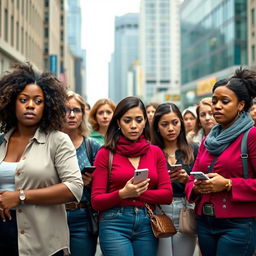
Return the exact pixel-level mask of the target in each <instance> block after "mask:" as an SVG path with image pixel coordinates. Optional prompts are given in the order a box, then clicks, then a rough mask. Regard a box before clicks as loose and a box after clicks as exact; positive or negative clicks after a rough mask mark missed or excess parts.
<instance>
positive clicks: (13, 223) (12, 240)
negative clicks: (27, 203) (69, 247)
mask: <svg viewBox="0 0 256 256" xmlns="http://www.w3.org/2000/svg"><path fill="white" fill-rule="evenodd" d="M10 213H11V216H12V219H11V220H8V219H6V222H3V221H2V219H1V220H0V255H8V256H18V255H19V252H18V231H17V220H16V211H15V210H11V211H10ZM62 255H64V254H63V251H62V250H61V251H59V252H57V253H56V254H54V255H53V256H62Z"/></svg>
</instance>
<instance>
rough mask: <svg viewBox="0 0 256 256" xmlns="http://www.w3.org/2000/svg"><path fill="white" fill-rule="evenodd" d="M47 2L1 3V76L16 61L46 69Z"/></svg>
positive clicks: (3, 0) (8, 1)
mask: <svg viewBox="0 0 256 256" xmlns="http://www.w3.org/2000/svg"><path fill="white" fill-rule="evenodd" d="M43 22H44V2H43V1H36V0H31V1H24V0H23V1H14V0H12V1H11V0H0V76H1V75H2V74H3V73H4V72H5V71H7V70H9V69H10V66H11V65H12V64H14V63H15V62H25V61H30V63H31V64H33V66H34V67H35V68H36V69H38V70H42V69H43V67H44V62H43V47H44V46H43V40H44V35H43Z"/></svg>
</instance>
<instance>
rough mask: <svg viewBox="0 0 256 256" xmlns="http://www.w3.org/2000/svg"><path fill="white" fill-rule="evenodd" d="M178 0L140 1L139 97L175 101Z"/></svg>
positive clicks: (146, 99)
mask: <svg viewBox="0 0 256 256" xmlns="http://www.w3.org/2000/svg"><path fill="white" fill-rule="evenodd" d="M179 5H180V0H142V1H141V16H140V60H141V66H142V73H143V75H142V80H143V82H142V84H143V96H144V100H145V101H146V102H149V101H158V102H162V101H166V100H170V101H179V93H180V24H179Z"/></svg>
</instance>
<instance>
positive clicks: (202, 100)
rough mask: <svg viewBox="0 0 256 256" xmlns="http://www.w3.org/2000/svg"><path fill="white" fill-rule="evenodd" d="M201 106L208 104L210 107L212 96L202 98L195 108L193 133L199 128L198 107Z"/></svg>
mask: <svg viewBox="0 0 256 256" xmlns="http://www.w3.org/2000/svg"><path fill="white" fill-rule="evenodd" d="M202 106H209V107H212V98H211V97H206V98H203V99H201V100H200V101H199V103H198V105H197V108H196V114H197V118H196V126H195V134H197V133H198V131H199V130H200V128H201V127H202V126H201V123H200V107H202Z"/></svg>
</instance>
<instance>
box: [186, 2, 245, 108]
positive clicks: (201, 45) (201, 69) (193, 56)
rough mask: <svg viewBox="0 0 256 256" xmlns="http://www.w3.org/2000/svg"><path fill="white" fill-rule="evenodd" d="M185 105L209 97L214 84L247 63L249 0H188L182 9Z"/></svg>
mask: <svg viewBox="0 0 256 256" xmlns="http://www.w3.org/2000/svg"><path fill="white" fill-rule="evenodd" d="M181 49H182V50H181V66H182V71H181V72H182V88H181V91H182V99H183V104H184V105H185V106H186V105H191V104H193V103H195V102H197V101H198V100H199V99H200V98H201V97H204V96H209V95H210V93H211V87H212V85H213V83H214V82H215V81H217V80H219V79H222V78H226V77H229V76H230V74H232V73H233V71H234V69H235V68H237V67H238V66H240V65H241V64H247V1H246V0H214V1H213V0H200V1H199V0H185V1H184V2H183V5H182V7H181Z"/></svg>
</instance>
